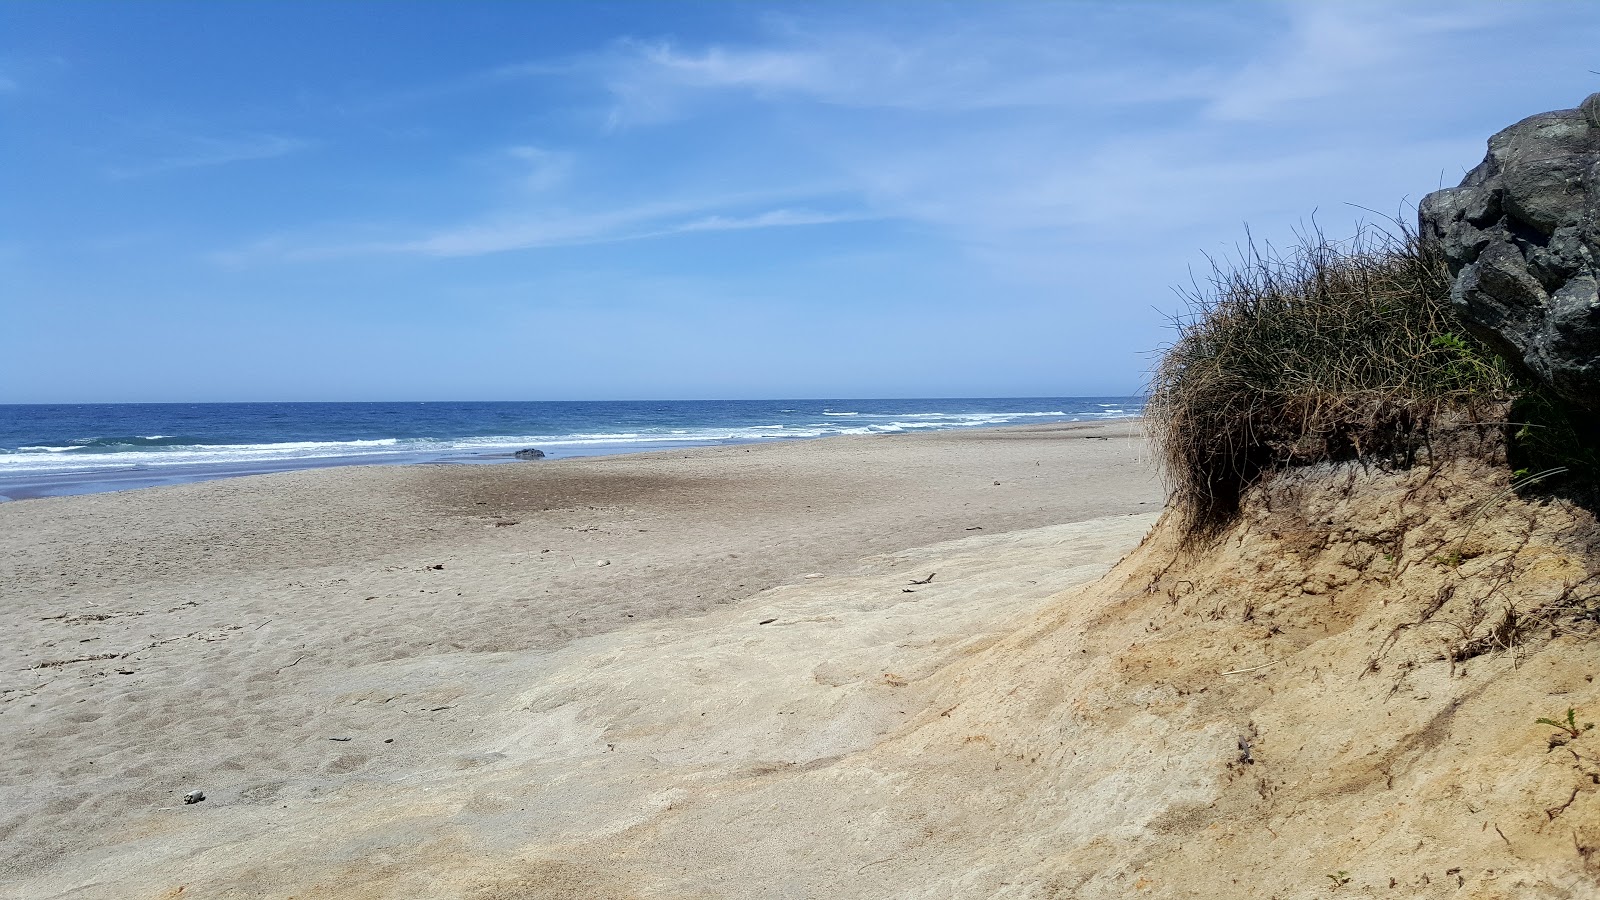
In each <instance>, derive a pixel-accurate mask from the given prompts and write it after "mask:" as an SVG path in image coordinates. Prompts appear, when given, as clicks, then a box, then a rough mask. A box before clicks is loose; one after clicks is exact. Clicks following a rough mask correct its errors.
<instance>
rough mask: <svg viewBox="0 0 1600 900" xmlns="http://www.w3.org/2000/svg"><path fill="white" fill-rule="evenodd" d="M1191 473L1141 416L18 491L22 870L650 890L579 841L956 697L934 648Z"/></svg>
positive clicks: (52, 881)
mask: <svg viewBox="0 0 1600 900" xmlns="http://www.w3.org/2000/svg"><path fill="white" fill-rule="evenodd" d="M996 482H998V483H996ZM1159 501H1160V489H1159V485H1158V483H1157V481H1156V479H1155V477H1154V473H1153V470H1152V468H1151V466H1150V464H1149V462H1148V459H1147V458H1146V454H1145V452H1144V450H1143V446H1142V443H1141V442H1140V439H1139V437H1138V435H1137V431H1136V426H1132V425H1129V424H1126V423H1120V424H1107V425H1093V426H1084V425H1064V426H1044V427H1035V428H1026V429H1005V430H996V431H985V432H967V433H942V434H930V435H916V436H889V437H874V438H860V439H854V438H836V439H830V440H825V441H815V442H807V443H799V444H789V445H766V446H759V447H730V448H718V449H713V450H698V451H690V452H684V453H673V454H651V455H641V456H632V457H618V458H612V459H604V460H572V461H565V462H561V463H555V464H528V465H525V466H502V467H470V468H469V467H460V468H455V467H402V468H371V469H348V470H334V471H317V472H304V473H294V474H288V475H278V476H264V477H260V478H249V479H241V480H238V481H227V482H214V483H208V484H199V485H186V486H181V487H176V488H164V489H153V490H148V491H139V492H129V493H124V494H113V495H98V496H89V497H74V498H62V499H53V500H40V501H28V502H22V503H13V504H5V505H3V506H0V553H3V558H4V560H5V563H4V565H5V569H6V571H5V578H4V582H3V584H0V604H3V607H0V615H3V616H4V619H5V626H6V627H5V628H4V630H3V637H0V640H3V641H4V642H5V644H4V645H5V660H6V662H5V674H4V682H3V683H0V690H4V691H6V693H4V694H3V695H0V727H3V728H4V731H5V735H6V740H5V750H4V752H5V760H4V762H5V771H4V775H3V778H4V782H3V784H4V788H3V790H4V793H3V801H4V816H5V818H4V822H3V825H0V829H3V830H0V848H3V857H4V860H5V861H4V864H3V865H4V869H3V871H0V874H3V876H4V877H3V879H0V880H3V882H4V884H5V885H6V887H5V889H4V890H5V891H6V892H7V893H8V895H11V896H19V897H23V896H26V897H38V896H57V895H64V896H104V897H128V896H163V895H171V892H174V891H177V890H178V889H180V888H182V889H183V896H432V895H442V896H456V895H466V896H472V895H477V894H479V893H483V892H487V895H495V894H500V895H504V896H590V897H599V896H625V895H628V894H630V893H634V892H637V890H639V887H638V885H639V884H640V882H638V881H637V880H636V879H634V878H632V877H630V876H628V872H629V870H630V866H629V865H628V864H627V863H625V862H623V861H621V860H619V861H618V862H617V865H615V866H606V865H601V866H598V867H597V866H595V865H593V859H592V855H591V857H590V862H589V863H588V864H585V865H583V866H579V865H577V864H575V863H568V862H564V861H563V860H565V859H567V858H569V857H571V858H575V855H574V854H563V852H562V850H561V848H562V847H564V846H569V845H572V846H591V847H592V846H593V845H594V844H595V842H597V841H601V840H603V839H605V838H606V837H607V836H612V835H616V834H619V833H622V832H627V831H629V830H630V829H639V828H646V829H648V828H653V827H656V826H657V825H659V824H661V823H662V822H664V821H666V819H665V818H664V817H671V816H673V815H674V814H676V813H677V812H678V811H679V810H680V809H682V808H685V807H687V806H691V805H694V804H700V803H705V802H707V801H708V800H709V799H710V798H714V797H716V796H718V795H720V794H722V793H724V792H727V791H729V790H733V789H736V788H737V786H738V785H741V784H746V783H748V782H749V781H750V780H751V779H761V778H763V777H767V776H769V775H772V774H774V773H780V772H787V771H794V770H802V771H809V770H810V769H815V768H818V767H825V766H827V765H828V764H829V763H830V762H832V761H835V760H839V759H841V758H843V757H845V756H847V755H849V754H852V753H855V752H857V751H860V750H862V749H864V748H867V747H869V746H871V745H872V744H873V743H874V742H876V741H878V740H880V739H881V738H882V737H883V736H884V735H887V734H891V733H893V732H894V731H895V730H896V729H898V728H901V727H903V726H904V725H905V723H906V722H908V721H910V720H911V719H913V718H915V717H917V716H922V715H926V714H928V709H927V707H928V704H929V703H930V702H933V701H934V698H933V697H932V696H931V695H929V694H928V693H927V692H926V691H925V690H924V688H923V681H924V680H925V678H926V677H927V676H928V675H930V674H931V673H933V672H935V671H937V670H939V669H940V667H941V666H943V665H945V664H946V663H947V662H949V661H950V660H953V659H956V658H959V657H963V656H967V655H970V654H971V653H972V652H974V651H975V650H976V649H978V648H980V647H982V646H984V645H985V644H986V643H988V642H992V641H993V640H996V639H997V638H998V637H999V636H1000V635H1001V634H1003V633H1005V632H1006V631H1007V630H1008V629H1011V628H1014V627H1015V624H1016V622H1017V620H1018V617H1026V616H1028V615H1030V614H1031V613H1032V612H1034V611H1036V610H1037V609H1038V608H1039V607H1040V606H1041V604H1044V603H1045V602H1046V600H1047V598H1049V597H1050V596H1051V595H1053V594H1056V593H1058V592H1060V591H1061V590H1064V589H1066V588H1069V587H1071V586H1073V585H1075V584H1080V583H1083V582H1085V581H1089V580H1092V579H1093V578H1095V577H1098V576H1099V575H1100V574H1102V573H1103V572H1105V571H1106V570H1107V569H1108V568H1109V567H1110V566H1111V565H1112V564H1113V563H1115V562H1116V561H1117V559H1118V558H1119V557H1120V556H1121V555H1122V554H1123V553H1125V552H1126V551H1127V550H1129V549H1131V548H1132V547H1133V546H1134V545H1135V544H1136V543H1137V541H1138V539H1139V538H1140V537H1141V536H1142V535H1143V534H1144V533H1145V531H1146V530H1147V529H1148V527H1149V526H1150V524H1151V523H1152V522H1153V521H1154V511H1155V510H1156V509H1157V508H1158V506H1159ZM1063 523H1064V524H1063ZM601 562H604V563H605V564H604V565H599V564H598V563H601ZM930 573H937V575H936V576H935V578H934V580H933V581H932V583H930V584H927V585H915V586H914V585H912V584H910V582H911V581H912V580H913V579H922V578H924V577H926V576H927V575H929V574H930ZM808 575H811V576H820V577H807V576H808ZM934 714H935V715H936V714H937V711H935V712H934ZM189 790H203V791H205V793H206V800H204V801H203V802H201V803H197V804H193V805H187V806H186V805H184V804H183V803H182V802H181V797H182V795H183V794H184V793H185V792H186V791H189ZM825 808H826V805H823V806H819V807H817V809H818V810H821V809H825ZM815 814H816V813H815V812H812V813H807V812H805V811H803V810H793V811H788V812H786V811H784V810H776V811H773V810H765V811H760V812H759V813H758V812H757V811H754V810H752V811H751V813H750V817H749V818H748V819H747V820H745V821H746V824H745V825H739V824H738V821H739V820H738V817H735V820H734V821H732V822H730V823H728V825H727V828H728V833H727V834H726V835H725V846H722V847H720V849H718V848H710V847H707V848H702V849H701V850H699V851H696V852H695V853H685V854H683V858H682V859H681V865H682V866H683V867H684V872H683V873H682V874H681V877H679V876H673V877H664V876H666V875H668V874H669V873H660V872H658V873H656V877H654V878H652V879H650V880H649V881H650V883H652V884H654V885H656V888H655V890H659V891H665V892H666V893H665V894H664V895H669V896H693V895H702V894H705V892H706V891H708V890H710V891H712V892H711V894H706V895H717V894H716V893H715V891H714V890H712V887H713V886H711V885H708V884H704V883H701V882H700V881H698V880H697V878H696V877H695V876H694V874H693V873H694V872H696V871H700V870H702V869H704V870H707V871H709V870H711V869H715V868H716V867H718V866H722V867H726V866H727V865H730V864H737V860H739V859H740V858H741V854H744V853H746V852H749V853H758V852H761V850H760V844H761V842H762V841H763V840H768V839H770V836H771V835H779V834H781V835H785V836H787V837H785V840H791V841H792V836H793V834H794V833H795V831H794V829H795V827H799V828H800V829H801V830H802V831H803V830H804V828H805V827H814V828H816V829H827V828H829V827H831V824H832V823H830V822H828V821H826V820H825V819H818V820H817V821H815V822H814V823H810V825H809V826H808V824H807V822H806V821H804V818H805V816H807V815H815ZM883 814H884V815H885V816H890V817H892V816H893V815H894V814H893V811H892V810H889V809H886V810H885V811H884V813H883ZM773 815H776V816H780V817H787V818H788V820H789V826H787V827H785V828H783V829H772V828H769V827H764V826H763V825H762V824H761V823H762V817H763V816H773ZM902 824H903V823H902ZM891 831H892V829H891ZM886 833H887V832H886ZM763 834H766V835H768V837H763ZM822 846H823V845H821V844H819V852H820V851H821V848H822ZM713 850H715V852H714V853H713V852H712V851H713ZM873 850H874V848H873V847H872V846H871V842H870V841H869V842H866V843H864V844H863V846H862V847H861V852H862V853H863V854H867V855H870V854H871V853H872V852H873ZM826 852H828V853H830V854H832V853H836V852H837V850H836V849H830V850H828V851H826ZM696 853H698V854H699V855H700V856H701V857H702V858H701V859H699V860H696V859H695V858H693V857H694V856H695V855H696ZM713 856H717V857H719V858H718V859H713V858H712V857H713ZM723 856H725V857H727V858H726V859H720V857H723ZM813 862H814V863H815V864H816V865H817V866H818V867H819V869H818V871H828V870H829V869H830V867H832V866H833V865H834V863H835V862H837V864H838V865H841V866H843V865H846V864H850V865H860V864H862V863H870V862H871V860H867V859H863V860H860V861H852V860H845V859H839V860H830V859H819V860H815V861H813ZM767 883H768V884H769V886H770V888H771V895H772V896H784V895H789V892H790V891H791V890H798V891H800V892H801V893H798V894H793V895H795V896H801V895H804V885H805V883H806V881H805V880H804V879H801V880H800V881H796V882H794V883H793V884H790V883H788V882H784V881H781V880H777V881H771V882H767ZM608 885H609V886H608Z"/></svg>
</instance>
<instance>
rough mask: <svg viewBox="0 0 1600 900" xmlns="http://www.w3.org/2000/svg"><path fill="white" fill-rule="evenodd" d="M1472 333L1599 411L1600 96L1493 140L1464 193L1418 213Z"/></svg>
mask: <svg viewBox="0 0 1600 900" xmlns="http://www.w3.org/2000/svg"><path fill="white" fill-rule="evenodd" d="M1418 218H1419V221H1420V226H1421V231H1422V235H1423V237H1424V238H1425V239H1431V240H1434V241H1437V242H1438V243H1439V245H1440V246H1441V247H1442V249H1443V251H1444V253H1445V256H1446V258H1447V259H1448V260H1449V264H1450V269H1451V271H1452V272H1453V273H1454V274H1455V275H1456V281H1455V286H1454V288H1453V291H1452V296H1451V299H1452V301H1453V302H1454V304H1455V307H1456V310H1457V312H1458V313H1459V314H1460V315H1461V316H1462V318H1463V319H1465V320H1466V322H1467V323H1468V327H1469V328H1471V330H1472V331H1473V332H1474V333H1475V334H1477V335H1478V336H1479V337H1481V338H1483V339H1484V340H1486V341H1488V342H1489V343H1490V344H1491V345H1492V346H1493V347H1495V348H1496V349H1497V350H1499V351H1500V352H1501V353H1502V354H1503V355H1504V356H1505V357H1506V358H1507V359H1509V360H1511V361H1512V362H1513V363H1514V364H1517V365H1519V366H1521V367H1522V368H1523V369H1524V370H1525V371H1526V372H1527V373H1528V374H1531V375H1532V376H1533V377H1535V378H1537V379H1538V380H1539V381H1541V382H1542V383H1545V384H1547V385H1549V386H1550V387H1551V388H1553V389H1554V390H1555V392H1556V393H1557V394H1559V395H1561V396H1562V397H1564V398H1566V399H1567V400H1569V401H1571V402H1573V403H1576V404H1578V405H1580V406H1582V407H1585V408H1587V409H1588V410H1590V411H1591V412H1600V270H1597V263H1600V94H1594V95H1591V96H1590V97H1589V98H1588V99H1587V100H1585V101H1583V103H1582V104H1581V105H1580V106H1579V107H1578V108H1577V109H1564V110H1557V111H1555V112H1547V113H1541V114H1539V115H1536V116H1531V117H1529V118H1527V119H1523V120H1522V121H1521V122H1518V123H1517V124H1515V125H1512V126H1511V127H1510V128H1507V129H1505V130H1504V131H1501V132H1500V133H1499V134H1496V135H1495V136H1494V137H1492V138H1490V139H1489V153H1488V155H1487V156H1485V157H1484V160H1483V162H1482V163H1479V164H1478V167H1477V168H1475V169H1473V170H1472V171H1471V172H1469V173H1468V174H1467V177H1466V178H1465V179H1464V180H1463V181H1462V182H1461V184H1460V186H1459V187H1454V188H1449V189H1446V190H1442V191H1436V192H1434V193H1432V194H1429V195H1428V196H1427V197H1425V198H1424V199H1423V201H1422V204H1421V206H1420V208H1419V210H1418Z"/></svg>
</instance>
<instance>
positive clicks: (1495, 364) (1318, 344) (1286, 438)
mask: <svg viewBox="0 0 1600 900" xmlns="http://www.w3.org/2000/svg"><path fill="white" fill-rule="evenodd" d="M1394 227H1395V230H1394V231H1386V230H1382V229H1374V228H1370V227H1364V228H1361V229H1358V230H1357V232H1356V234H1355V235H1354V236H1353V237H1351V238H1350V239H1348V240H1342V241H1334V240H1329V239H1327V238H1326V237H1324V236H1323V235H1322V233H1321V232H1320V231H1317V230H1314V229H1313V230H1311V231H1309V232H1305V233H1302V234H1300V235H1299V236H1298V238H1297V240H1296V242H1295V244H1294V245H1293V246H1291V247H1290V248H1289V249H1288V250H1287V251H1286V252H1279V251H1278V250H1276V249H1275V248H1273V247H1271V246H1266V247H1262V246H1258V245H1256V244H1255V243H1254V242H1250V243H1247V245H1246V246H1245V248H1244V249H1243V250H1242V251H1241V252H1240V253H1239V254H1238V256H1237V258H1236V259H1234V260H1232V261H1226V262H1219V261H1217V260H1212V271H1211V274H1210V277H1209V278H1208V279H1207V280H1206V281H1205V282H1203V283H1201V282H1197V283H1196V284H1194V285H1193V286H1192V287H1191V288H1189V289H1188V290H1184V291H1181V292H1180V294H1181V295H1182V296H1183V298H1184V300H1185V301H1186V306H1187V312H1186V313H1185V314H1183V315H1181V316H1180V317H1178V318H1177V319H1176V320H1175V321H1174V323H1173V324H1174V327H1175V328H1176V331H1177V339H1176V340H1175V341H1174V342H1173V343H1172V345H1171V346H1170V347H1169V348H1168V349H1167V351H1166V352H1165V354H1164V355H1163V357H1162V359H1161V361H1160V363H1159V364H1158V365H1157V367H1156V369H1155V372H1154V374H1153V377H1152V384H1151V396H1150V401H1149V403H1148V405H1147V407H1146V419H1147V422H1148V425H1149V427H1150V429H1151V432H1152V434H1153V436H1154V437H1155V439H1156V443H1157V445H1158V446H1159V448H1160V454H1161V456H1162V459H1163V462H1164V464H1165V468H1166V472H1167V477H1168V480H1169V482H1170V484H1171V487H1172V489H1173V493H1174V500H1175V501H1176V505H1177V507H1178V508H1179V510H1180V511H1181V512H1182V514H1183V515H1184V517H1185V523H1186V525H1187V526H1188V529H1189V531H1190V533H1191V534H1200V533H1204V532H1207V531H1212V530H1215V529H1219V528H1221V527H1222V526H1224V525H1226V524H1227V523H1228V522H1229V521H1231V520H1232V518H1233V516H1234V514H1235V513H1236V512H1237V511H1238V508H1239V502H1240V498H1241V497H1242V495H1243V493H1244V492H1245V490H1246V489H1248V488H1249V487H1250V486H1251V485H1252V484H1254V483H1256V482H1257V481H1259V480H1260V479H1261V478H1262V477H1264V476H1266V475H1268V474H1270V473H1271V472H1273V471H1276V470H1279V469H1283V468H1287V467H1289V466H1296V465H1310V464H1315V463H1319V462H1329V461H1339V460H1350V459H1361V460H1367V461H1373V462H1378V463H1383V464H1394V465H1399V466H1409V465H1411V464H1413V463H1414V462H1415V461H1416V460H1417V457H1418V455H1419V453H1421V452H1423V451H1424V450H1425V449H1426V447H1427V446H1428V443H1429V440H1430V436H1431V434H1432V433H1433V430H1434V428H1435V426H1436V424H1438V423H1439V422H1440V421H1441V418H1443V419H1459V418H1461V417H1467V418H1472V417H1477V416H1478V415H1479V414H1480V413H1482V412H1485V411H1488V410H1491V409H1503V408H1504V406H1505V404H1507V403H1509V401H1510V400H1511V399H1512V398H1513V397H1514V396H1515V394H1516V393H1517V392H1516V390H1515V386H1514V383H1513V376H1512V375H1511V373H1510V371H1509V370H1508V369H1507V367H1506V366H1505V365H1504V363H1503V362H1502V361H1500V360H1499V358H1498V357H1496V356H1495V355H1494V354H1493V353H1491V352H1490V351H1489V350H1488V349H1487V348H1486V347H1484V346H1483V345H1482V344H1481V343H1480V342H1478V341H1477V340H1476V339H1475V338H1473V337H1471V336H1470V335H1469V334H1468V332H1467V331H1466V329H1465V328H1464V327H1463V326H1462V324H1461V322H1460V321H1459V320H1458V319H1457V318H1456V316H1455V314H1454V313H1453V312H1452V310H1451V308H1450V302H1449V294H1450V285H1451V276H1450V272H1449V270H1448V269H1447V268H1446V265H1445V260H1444V258H1443V255H1442V254H1441V253H1440V251H1439V250H1438V248H1437V247H1436V246H1434V245H1432V244H1430V243H1428V242H1425V241H1422V240H1420V239H1419V237H1418V236H1417V234H1416V233H1415V232H1414V231H1413V230H1411V229H1409V228H1408V227H1406V226H1405V225H1403V224H1401V223H1399V222H1397V223H1395V226H1394Z"/></svg>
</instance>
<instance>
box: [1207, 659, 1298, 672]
mask: <svg viewBox="0 0 1600 900" xmlns="http://www.w3.org/2000/svg"><path fill="white" fill-rule="evenodd" d="M1282 661H1283V660H1281V659H1275V660H1273V661H1272V662H1267V663H1262V664H1261V665H1259V666H1251V667H1250V668H1248V669H1234V670H1233V671H1231V672H1223V673H1222V674H1224V675H1243V674H1244V673H1246V672H1254V671H1255V670H1257V669H1265V668H1266V667H1267V666H1275V665H1277V664H1278V663H1280V662H1282Z"/></svg>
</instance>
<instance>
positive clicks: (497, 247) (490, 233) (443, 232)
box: [213, 197, 881, 265]
mask: <svg viewBox="0 0 1600 900" xmlns="http://www.w3.org/2000/svg"><path fill="white" fill-rule="evenodd" d="M752 205H759V204H756V203H753V202H752V199H751V198H749V197H728V198H721V199H720V200H719V199H711V200H702V201H698V202H694V201H687V202H663V203H651V204H644V205H640V206H635V207H627V208H620V209H612V210H604V211H591V212H581V211H579V212H575V211H571V210H560V209H548V210H541V211H527V212H521V213H515V214H510V213H508V214H503V215H500V216H498V217H494V218H490V219H487V220H484V221H480V222H475V223H470V224H465V225H460V226H455V227H450V228H443V229H438V230H434V231H430V232H426V233H424V234H422V235H420V236H415V237H404V238H394V239H380V240H365V241H349V240H345V241H338V240H332V241H327V240H323V241H319V240H295V239H292V238H285V237H275V238H266V239H262V240H259V241H255V242H252V243H251V244H249V245H247V246H244V247H241V248H236V249H233V250H228V251H224V252H222V253H217V254H214V255H213V259H214V260H215V261H216V262H219V263H223V264H227V265H242V264H248V263H253V262H262V261H271V260H286V261H314V260H328V259H340V258H348V257H358V256H377V255H399V256H414V257H426V258H462V257H475V256H489V255H492V254H497V253H508V252H511V251H517V250H534V249H540V248H550V247H577V246H585V245H593V244H615V243H624V242H627V241H640V240H651V239H656V238H664V237H671V236H673V235H680V234H692V233H695V232H713V231H748V230H755V229H767V228H797V227H805V226H816V225H832V224H841V223H847V222H863V221H871V220H873V219H877V218H881V217H880V216H877V215H874V214H871V213H869V212H865V211H860V210H843V211H832V212H824V211H818V210H813V209H807V208H803V207H778V208H771V209H765V210H762V211H760V212H754V213H743V214H739V213H731V212H727V211H726V210H728V209H729V208H730V207H735V206H737V207H744V208H748V207H750V206H752ZM713 210H723V211H722V212H713Z"/></svg>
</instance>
